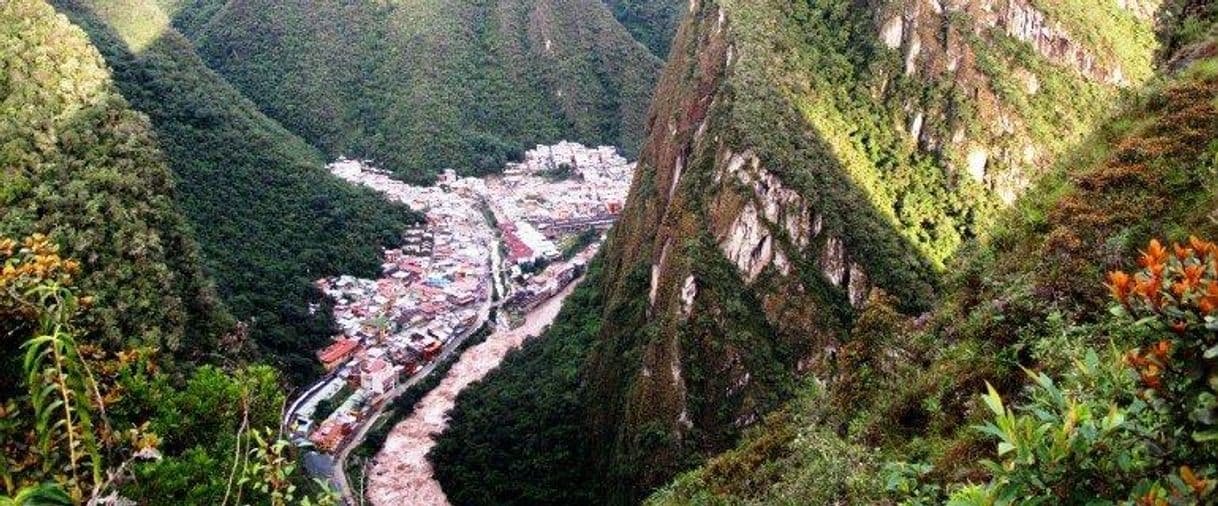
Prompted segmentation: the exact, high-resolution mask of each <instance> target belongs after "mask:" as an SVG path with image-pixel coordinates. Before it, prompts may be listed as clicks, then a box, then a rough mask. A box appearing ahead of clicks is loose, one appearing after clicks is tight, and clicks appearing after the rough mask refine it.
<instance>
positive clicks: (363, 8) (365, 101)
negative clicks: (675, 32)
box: [165, 0, 660, 181]
mask: <svg viewBox="0 0 1218 506" xmlns="http://www.w3.org/2000/svg"><path fill="white" fill-rule="evenodd" d="M165 3H166V4H169V5H170V9H171V12H170V13H171V14H174V15H175V16H176V18H175V19H176V21H175V23H176V24H177V25H178V26H180V27H181V28H182V29H183V30H184V31H185V32H186V33H187V34H188V35H189V36H190V37H191V39H192V40H194V42H195V44H196V45H197V47H198V48H199V52H200V54H201V55H202V57H203V58H204V60H205V61H206V62H207V64H208V65H209V66H210V67H211V68H213V69H215V70H216V71H217V72H219V73H220V74H221V75H223V76H224V77H225V78H226V79H227V80H228V81H229V82H231V83H233V85H235V86H236V87H237V88H238V89H239V90H240V91H241V92H242V93H244V94H245V95H246V96H247V97H249V98H250V99H251V100H253V101H254V102H255V103H257V104H258V106H259V107H260V108H261V110H262V111H263V112H265V113H266V114H267V115H268V116H270V117H272V118H274V119H276V120H278V121H279V122H280V123H282V124H283V125H284V126H285V127H287V128H288V129H289V130H291V131H292V132H295V133H297V134H299V135H300V136H301V137H303V138H304V139H305V140H307V141H308V142H310V143H311V144H313V145H314V146H317V147H319V148H320V149H321V150H322V151H323V152H325V153H326V154H327V155H328V156H330V157H337V156H339V155H347V156H360V157H367V158H373V159H375V160H377V161H378V162H379V163H381V164H382V165H384V166H385V167H386V168H389V169H391V170H393V171H394V172H396V173H397V174H398V175H399V176H400V177H403V178H406V179H408V180H411V181H429V180H430V179H431V178H432V177H433V176H434V175H435V174H436V173H438V172H439V171H440V170H442V169H445V168H453V169H456V170H457V171H458V172H460V173H463V174H483V173H488V172H492V171H497V170H499V169H500V168H501V167H502V166H503V164H504V162H506V161H507V160H509V159H511V158H514V157H518V156H519V155H520V154H521V153H522V151H523V149H526V148H531V147H532V146H533V145H534V144H536V143H539V142H553V141H556V140H560V139H564V138H566V139H571V140H578V141H583V142H586V143H602V144H612V145H617V146H621V147H623V148H624V149H626V150H627V151H628V152H637V148H638V144H639V140H640V138H641V134H642V131H643V119H644V114H645V112H646V108H647V104H648V102H649V100H650V98H651V92H652V89H653V88H654V85H655V80H656V78H657V76H658V75H659V69H660V60H659V59H658V58H656V57H655V56H653V55H652V54H651V53H650V52H649V51H648V50H647V49H646V48H644V47H642V46H639V45H638V44H636V43H635V41H634V40H633V39H632V38H631V35H630V34H629V33H628V32H627V31H626V30H624V29H623V28H622V26H621V25H620V24H619V23H618V22H617V21H616V20H615V19H614V18H613V16H612V15H611V14H610V12H609V11H608V9H607V8H606V7H605V6H604V5H602V4H601V3H600V2H598V1H596V0H552V1H545V2H523V1H477V2H467V1H452V0H446V1H440V2H420V1H408V2H347V1H337V0H326V1H320V2H298V1H282V0H241V1H232V2H223V3H222V4H221V3H220V2H195V3H188V2H165Z"/></svg>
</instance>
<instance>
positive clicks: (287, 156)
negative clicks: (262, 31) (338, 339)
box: [54, 0, 417, 377]
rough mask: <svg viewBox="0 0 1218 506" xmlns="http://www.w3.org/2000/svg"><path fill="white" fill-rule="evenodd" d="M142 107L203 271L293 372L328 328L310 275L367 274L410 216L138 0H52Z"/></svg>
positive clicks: (303, 367)
mask: <svg viewBox="0 0 1218 506" xmlns="http://www.w3.org/2000/svg"><path fill="white" fill-rule="evenodd" d="M54 4H55V6H56V7H57V8H58V9H59V10H60V11H61V12H64V13H66V14H68V15H69V17H71V18H72V20H73V21H75V22H76V23H78V24H79V25H80V26H81V27H82V28H84V29H85V31H86V32H88V33H89V36H90V38H91V39H92V41H93V43H94V44H95V45H96V46H97V47H98V49H99V50H100V51H101V54H102V55H103V56H104V57H105V58H106V62H107V63H108V64H109V66H110V68H112V69H113V71H114V79H115V81H116V83H117V85H118V88H119V90H120V91H121V92H122V94H123V96H125V97H127V99H128V100H129V101H130V102H131V104H132V106H133V107H134V108H135V109H137V110H139V111H141V112H143V113H144V114H147V115H148V117H149V118H150V119H151V120H152V126H153V128H154V130H155V131H156V134H157V140H158V142H159V145H160V147H161V149H162V150H163V151H164V153H165V156H166V157H167V159H168V164H169V167H170V168H171V169H172V171H173V173H174V175H175V176H176V180H177V188H178V202H179V205H180V206H181V208H182V210H183V211H184V212H185V214H186V216H187V217H188V219H189V221H190V222H191V223H192V224H193V225H194V229H195V231H196V234H197V238H198V242H199V244H200V246H201V247H202V253H203V259H204V262H205V265H206V266H207V268H208V269H207V270H208V272H209V273H210V274H211V275H212V276H213V277H214V279H215V280H216V285H217V288H218V289H219V292H220V295H221V296H222V297H223V299H224V300H225V302H226V303H227V305H228V307H229V308H230V309H231V311H232V313H233V315H234V316H236V317H237V318H238V319H240V320H242V321H243V322H246V323H248V330H249V336H250V337H251V338H252V339H253V340H254V341H255V342H256V344H258V345H259V347H260V348H261V349H262V350H263V351H264V352H265V356H266V357H267V359H268V360H271V361H273V362H274V363H276V364H278V365H280V367H281V368H283V369H285V370H286V371H288V372H290V373H292V374H296V375H300V376H301V377H304V375H306V374H310V373H312V372H313V371H314V370H315V369H316V367H317V365H316V361H315V360H314V358H313V356H312V355H313V351H314V350H315V349H318V348H320V347H321V346H322V345H323V344H324V343H325V339H326V338H327V337H328V334H329V332H330V325H331V323H330V322H329V321H328V318H329V316H328V315H329V312H328V311H324V310H322V311H311V310H310V308H309V306H310V304H315V303H321V302H322V300H321V299H322V298H321V294H320V293H319V292H318V291H317V290H316V289H315V288H314V287H313V286H312V282H313V281H314V280H316V279H319V278H321V277H324V276H327V275H334V274H339V273H348V274H357V275H371V274H373V273H375V272H377V270H378V269H379V265H380V261H379V258H380V255H381V246H382V245H387V244H390V243H392V242H393V241H396V240H397V239H398V234H399V232H400V231H401V230H402V229H403V228H404V227H405V226H406V225H408V224H409V223H411V222H412V221H413V220H415V219H417V217H416V216H415V215H414V214H412V213H411V212H410V211H408V210H406V209H405V208H403V207H401V206H393V205H390V204H388V203H387V202H386V201H385V200H384V199H383V198H381V197H380V196H379V195H376V194H374V193H372V192H371V191H367V190H360V189H356V188H353V187H351V186H350V185H347V184H346V183H344V182H342V181H340V180H338V179H337V178H334V177H332V176H330V175H329V174H328V173H326V171H325V169H324V168H323V166H322V163H323V162H322V159H321V156H320V155H319V154H318V152H317V151H316V150H314V149H313V148H311V147H310V146H309V145H308V144H306V143H305V142H304V141H302V140H301V139H300V138H298V137H296V136H294V135H292V134H291V133H289V132H288V131H286V130H284V129H283V128H282V127H281V126H279V125H278V124H276V123H275V122H274V121H272V120H270V119H268V118H267V117H266V116H263V115H262V114H261V113H259V112H258V110H257V107H256V106H255V105H254V104H253V103H251V102H250V101H249V100H246V99H245V98H244V97H243V96H242V95H241V94H240V93H239V92H238V91H237V90H235V89H234V88H233V87H232V86H230V85H229V84H228V83H226V82H225V81H224V80H223V78H221V77H220V76H218V75H216V74H215V73H214V72H212V71H211V70H209V69H208V68H207V67H206V66H205V65H204V64H203V61H202V60H200V59H199V57H198V56H197V55H196V54H195V53H194V51H193V49H192V45H191V43H190V42H189V41H187V40H186V39H185V38H183V37H182V36H181V35H179V34H178V33H177V32H176V31H174V30H173V28H172V27H170V26H169V25H168V18H167V16H166V15H164V14H163V13H162V12H161V11H160V7H158V6H157V5H156V4H155V3H153V2H151V1H145V0H64V1H56V2H54Z"/></svg>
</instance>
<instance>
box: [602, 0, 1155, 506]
mask: <svg viewBox="0 0 1218 506" xmlns="http://www.w3.org/2000/svg"><path fill="white" fill-rule="evenodd" d="M1076 3H1078V4H1083V3H1087V2H1076ZM1038 4H1039V2H1027V1H1019V0H1000V1H987V2H964V1H951V2H939V1H930V2H925V1H912V0H911V1H883V2H881V1H872V2H867V3H865V4H864V5H862V6H860V5H858V4H853V5H847V4H846V3H841V4H837V3H833V2H817V3H814V4H812V5H810V4H805V3H803V2H796V3H795V4H794V5H792V6H787V5H786V2H778V1H761V2H740V1H733V0H720V1H713V0H694V1H693V2H691V3H690V9H691V12H690V14H689V17H688V20H687V21H686V23H685V25H684V27H683V28H682V30H681V33H680V35H679V37H678V39H677V42H676V43H675V48H674V51H673V53H672V55H671V60H670V61H669V63H668V69H667V72H666V74H665V76H664V78H663V79H662V80H661V83H660V87H659V90H658V92H657V98H656V102H655V104H654V105H653V108H652V111H651V114H650V117H649V128H650V130H649V132H650V133H649V137H648V140H647V142H646V145H645V148H644V150H643V153H642V158H641V162H640V167H641V171H640V174H639V176H638V179H637V180H636V181H635V185H634V188H633V189H632V194H631V199H630V202H629V203H628V205H627V209H626V211H625V214H624V217H623V220H622V222H621V223H620V224H619V226H618V227H617V229H616V231H615V233H614V236H613V238H612V241H611V244H610V247H609V249H608V251H607V253H606V255H605V259H604V260H605V266H606V269H607V270H606V272H607V273H608V274H607V277H608V281H607V284H606V288H605V290H606V292H607V294H608V295H609V299H608V300H609V303H608V309H607V311H608V312H607V315H608V317H609V321H608V322H607V323H606V330H605V331H604V332H602V336H601V342H600V343H599V345H598V347H597V348H596V350H595V351H594V352H593V354H592V356H591V357H590V360H589V364H590V366H589V369H588V374H587V384H588V385H589V389H590V392H591V393H590V397H589V401H588V403H589V410H590V412H591V413H592V417H591V420H592V428H593V429H594V431H593V434H594V436H595V441H596V442H597V443H596V444H597V448H598V449H599V450H600V452H599V455H600V458H601V460H600V462H599V463H598V466H599V469H601V470H603V471H605V472H609V473H611V474H616V478H618V479H619V480H620V481H619V482H618V484H619V485H621V488H619V489H618V490H616V491H615V493H617V494H618V495H617V496H616V497H618V498H631V497H635V496H636V494H638V493H639V492H641V491H643V490H646V489H647V488H649V487H651V486H654V485H657V484H659V483H662V482H663V480H665V479H667V478H668V477H670V476H671V475H672V474H673V473H674V472H675V471H676V470H678V469H680V468H681V467H683V466H684V465H685V464H684V463H685V462H687V461H688V459H689V458H691V456H695V458H696V456H697V455H700V454H704V453H705V452H707V451H710V450H713V449H715V448H717V447H719V446H720V445H722V444H723V442H725V441H728V440H730V438H731V437H732V436H733V435H734V434H736V433H737V432H738V430H739V429H741V428H743V427H747V426H749V425H750V424H753V423H754V422H756V421H757V420H758V419H759V418H760V417H762V416H763V415H764V414H765V413H766V412H767V411H768V410H769V409H770V408H772V407H773V405H774V402H775V401H776V400H777V399H780V398H782V397H783V396H784V395H785V394H784V392H786V391H787V390H788V389H789V388H790V386H791V384H792V382H794V381H795V379H796V378H797V377H799V376H801V375H808V374H810V375H819V374H821V373H824V372H826V371H825V370H824V369H825V367H824V366H823V364H825V363H826V360H827V359H828V358H829V357H831V356H832V355H833V354H834V353H835V351H836V350H837V349H838V347H840V346H841V345H842V344H843V343H844V342H848V341H849V339H850V336H849V332H848V330H847V329H849V328H850V322H851V321H852V320H853V318H854V315H855V313H856V312H857V311H858V310H859V309H860V308H862V307H863V306H864V305H865V304H866V302H867V300H868V298H869V295H870V294H871V292H873V291H874V290H876V289H877V288H878V289H882V290H883V291H885V292H888V293H891V294H894V295H896V296H897V298H898V299H899V300H900V305H902V307H903V308H904V309H905V310H906V311H909V312H915V313H916V312H918V311H919V310H920V309H921V308H924V307H926V304H928V303H929V302H930V301H931V300H932V299H933V294H934V293H935V287H936V281H935V280H936V278H937V276H938V272H939V270H940V269H941V268H942V266H943V265H944V262H945V261H947V260H948V259H950V258H951V257H952V256H953V255H954V253H955V252H956V251H957V250H958V249H959V247H960V246H961V245H962V244H964V243H965V242H966V241H969V240H972V239H974V238H977V237H982V236H984V235H985V234H986V231H987V230H988V227H989V226H990V222H991V220H992V217H993V216H994V214H995V213H996V212H998V211H999V210H1000V209H1002V208H1004V207H1005V206H1007V205H1009V204H1010V203H1012V202H1013V201H1014V200H1015V199H1016V198H1018V196H1019V195H1020V194H1021V193H1022V192H1023V191H1024V190H1025V188H1027V187H1028V185H1029V184H1030V182H1031V181H1033V180H1035V179H1036V178H1037V177H1038V176H1039V175H1041V174H1042V173H1043V172H1042V168H1043V167H1046V166H1047V165H1049V164H1050V163H1052V161H1053V160H1054V159H1055V158H1056V157H1057V156H1058V155H1059V154H1060V153H1061V152H1062V151H1063V150H1064V149H1065V148H1066V147H1068V146H1069V145H1071V144H1072V143H1073V142H1077V141H1078V140H1079V139H1081V137H1082V136H1083V135H1085V134H1086V133H1087V132H1088V131H1089V130H1090V129H1091V128H1092V126H1093V125H1094V124H1095V123H1096V121H1098V120H1099V119H1100V118H1102V117H1103V115H1104V114H1105V113H1106V112H1107V110H1108V107H1109V106H1110V105H1111V103H1112V100H1113V99H1114V98H1115V97H1117V96H1118V95H1120V94H1121V93H1122V91H1121V89H1122V88H1123V87H1125V86H1128V85H1130V84H1131V83H1135V82H1138V81H1140V80H1142V79H1145V78H1146V77H1147V75H1148V73H1147V72H1148V69H1149V65H1150V63H1149V62H1150V58H1151V53H1152V49H1153V47H1152V46H1153V45H1152V44H1150V43H1149V42H1147V43H1145V44H1144V45H1143V46H1140V50H1139V51H1134V50H1131V49H1129V48H1127V47H1121V48H1117V47H1116V46H1114V45H1113V44H1114V43H1115V42H1117V41H1119V40H1125V41H1135V42H1141V41H1148V40H1151V41H1152V40H1153V34H1152V32H1151V23H1150V17H1151V13H1152V12H1153V6H1150V5H1147V4H1144V3H1129V2H1126V3H1124V4H1119V5H1113V6H1107V4H1105V3H1103V2H1095V4H1096V5H1095V6H1092V7H1094V8H1095V9H1101V10H1102V12H1104V15H1111V16H1114V17H1113V18H1112V22H1111V23H1110V24H1109V25H1108V26H1105V27H1103V28H1104V29H1111V30H1118V31H1119V32H1120V33H1113V34H1107V35H1105V36H1102V37H1101V36H1097V35H1095V34H1093V33H1091V32H1089V31H1087V32H1077V33H1076V32H1075V30H1076V29H1077V30H1083V29H1084V28H1081V27H1082V26H1083V24H1084V22H1085V21H1086V20H1083V19H1078V18H1070V17H1067V16H1068V14H1067V13H1068V12H1069V11H1067V10H1065V9H1064V8H1061V7H1060V6H1058V7H1055V8H1054V9H1056V10H1053V11H1050V10H1046V9H1043V8H1041V7H1039V6H1038ZM1101 4H1103V5H1101ZM641 294H646V296H645V299H644V300H642V301H640V299H641V298H643V297H644V296H643V295H641ZM631 304H645V305H646V310H645V311H641V312H636V313H629V312H622V311H619V310H620V309H622V308H625V307H628V306H630V305H631ZM627 313H629V314H635V315H637V318H636V319H634V320H628V319H627V320H625V321H623V320H614V317H615V316H619V315H622V314H627Z"/></svg>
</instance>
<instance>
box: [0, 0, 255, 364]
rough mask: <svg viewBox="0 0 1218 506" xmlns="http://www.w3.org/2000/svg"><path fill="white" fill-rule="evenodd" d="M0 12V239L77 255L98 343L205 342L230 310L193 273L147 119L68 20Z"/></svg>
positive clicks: (195, 263) (187, 236)
mask: <svg viewBox="0 0 1218 506" xmlns="http://www.w3.org/2000/svg"><path fill="white" fill-rule="evenodd" d="M3 9H4V11H3V17H4V19H3V23H0V29H2V30H3V31H2V32H0V69H3V73H0V174H2V175H3V179H2V180H0V236H2V237H8V238H22V237H27V236H30V235H32V234H35V233H42V234H46V235H48V236H49V237H50V239H51V240H53V241H54V242H56V243H58V244H60V245H61V246H62V247H63V250H62V253H63V254H64V255H66V256H68V257H70V258H75V259H78V260H79V261H80V262H81V269H82V270H83V271H84V272H85V273H86V275H85V276H84V277H83V278H82V279H81V280H80V281H79V284H80V287H81V289H83V290H86V291H88V292H90V293H92V294H93V296H94V304H93V306H92V307H91V308H90V309H89V310H88V311H87V313H86V314H85V315H84V316H83V317H82V318H83V319H84V320H86V322H87V323H86V325H85V326H86V327H87V328H88V329H89V330H90V334H91V335H92V337H94V338H98V339H99V340H100V342H104V343H106V344H107V345H108V346H110V347H115V346H120V345H124V344H142V345H149V346H161V347H164V348H165V349H166V351H171V352H174V353H183V354H186V353H188V352H199V351H203V350H209V349H210V348H211V346H212V344H213V342H212V341H213V339H214V338H215V337H217V336H218V335H219V334H220V333H222V332H226V331H227V330H228V329H229V327H230V326H231V325H232V319H231V317H230V316H228V315H227V313H226V312H225V310H224V307H223V306H222V304H221V303H220V301H219V298H218V297H217V296H216V294H215V290H214V288H213V287H212V286H211V283H210V281H209V280H208V279H207V278H206V277H205V276H204V274H203V269H202V265H201V263H200V261H199V254H198V246H197V245H196V244H195V241H194V239H193V237H192V235H193V231H192V230H191V229H190V227H189V226H188V225H187V222H186V220H185V219H183V217H182V215H181V213H180V211H179V207H178V204H177V203H175V198H176V197H177V196H178V193H177V191H176V189H175V187H174V180H173V176H172V174H171V173H170V171H169V168H168V167H167V164H166V160H165V157H164V155H163V154H162V153H161V152H160V151H159V150H158V149H157V145H156V140H155V137H154V134H153V129H152V127H151V126H150V125H149V122H148V118H147V117H145V116H143V115H141V114H139V113H137V112H135V111H133V110H132V109H131V107H130V106H129V105H128V103H127V101H126V100H124V99H123V98H122V96H121V95H120V94H119V90H118V88H117V87H116V86H115V85H114V83H113V82H112V80H111V76H110V72H109V71H108V69H107V68H106V66H105V62H103V61H102V58H101V56H100V55H99V54H98V53H97V51H96V50H95V49H94V48H93V47H92V46H91V45H90V44H89V42H88V40H87V39H86V38H85V37H84V36H83V34H82V33H81V32H80V30H79V29H77V28H75V27H73V26H71V25H70V24H69V23H66V22H59V21H57V20H55V19H54V16H53V14H51V13H48V12H47V11H49V10H50V9H49V7H46V6H45V5H43V4H41V3H40V2H27V1H23V2H16V3H6V4H5V5H4V6H3ZM9 324H10V322H7V321H6V322H4V323H3V324H2V325H0V337H2V338H3V339H5V340H6V341H5V342H6V343H8V341H7V339H9V338H10V336H11V335H12V333H13V332H15V330H14V329H13V328H10V325H9ZM5 348H16V345H15V344H12V346H9V345H8V344H6V346H5ZM16 379H17V378H16V377H15V376H11V375H6V376H5V380H4V381H5V383H6V386H12V385H9V384H7V382H8V381H16Z"/></svg>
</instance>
